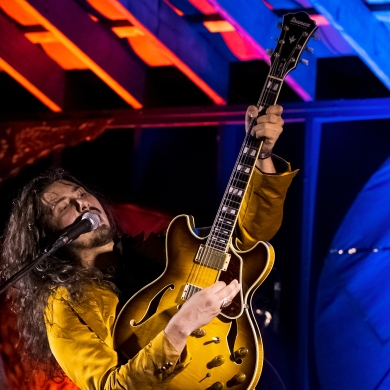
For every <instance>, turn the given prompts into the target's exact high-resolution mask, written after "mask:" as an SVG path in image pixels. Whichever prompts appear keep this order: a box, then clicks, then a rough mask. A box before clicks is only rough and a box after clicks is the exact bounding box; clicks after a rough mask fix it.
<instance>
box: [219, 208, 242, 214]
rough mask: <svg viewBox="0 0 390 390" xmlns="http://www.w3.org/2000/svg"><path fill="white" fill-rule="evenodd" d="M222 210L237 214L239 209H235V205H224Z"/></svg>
mask: <svg viewBox="0 0 390 390" xmlns="http://www.w3.org/2000/svg"><path fill="white" fill-rule="evenodd" d="M222 211H223V212H225V213H228V214H232V215H236V213H237V211H238V209H235V208H234V207H227V206H223V207H222Z"/></svg>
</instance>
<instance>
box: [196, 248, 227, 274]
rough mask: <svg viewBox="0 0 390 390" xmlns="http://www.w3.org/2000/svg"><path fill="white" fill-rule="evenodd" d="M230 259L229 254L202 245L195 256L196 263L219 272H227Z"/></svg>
mask: <svg viewBox="0 0 390 390" xmlns="http://www.w3.org/2000/svg"><path fill="white" fill-rule="evenodd" d="M230 257H231V255H230V254H229V253H225V252H221V251H218V250H216V249H213V248H211V247H209V246H208V247H206V246H205V245H200V246H199V249H198V252H197V253H196V256H195V263H198V264H200V265H203V266H205V267H209V268H212V269H216V270H218V271H226V270H227V268H228V266H229V263H230Z"/></svg>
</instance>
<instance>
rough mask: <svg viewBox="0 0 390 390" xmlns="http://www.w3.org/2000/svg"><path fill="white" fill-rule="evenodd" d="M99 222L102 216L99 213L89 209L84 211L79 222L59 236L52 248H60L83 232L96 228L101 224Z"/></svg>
mask: <svg viewBox="0 0 390 390" xmlns="http://www.w3.org/2000/svg"><path fill="white" fill-rule="evenodd" d="M99 223H100V218H99V216H98V215H97V214H93V213H90V212H89V211H88V212H86V213H84V214H83V216H82V217H81V220H80V221H79V222H77V223H76V224H74V225H73V226H71V227H70V228H69V229H68V230H67V231H66V232H65V233H63V234H61V236H60V237H58V239H57V241H56V242H55V243H54V245H53V247H52V248H53V249H54V248H55V249H58V248H59V247H61V246H63V245H66V244H68V243H70V242H71V241H73V240H75V239H76V238H78V237H79V236H81V235H82V234H84V233H88V232H90V231H91V230H95V229H96V228H97V227H98V226H99Z"/></svg>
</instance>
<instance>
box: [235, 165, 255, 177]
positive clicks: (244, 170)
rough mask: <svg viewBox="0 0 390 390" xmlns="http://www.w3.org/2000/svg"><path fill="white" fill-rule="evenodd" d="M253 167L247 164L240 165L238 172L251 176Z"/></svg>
mask: <svg viewBox="0 0 390 390" xmlns="http://www.w3.org/2000/svg"><path fill="white" fill-rule="evenodd" d="M251 170H252V166H250V165H247V164H243V163H242V164H238V166H237V171H238V172H240V173H244V174H247V175H249V174H250V173H251Z"/></svg>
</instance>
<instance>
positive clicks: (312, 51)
mask: <svg viewBox="0 0 390 390" xmlns="http://www.w3.org/2000/svg"><path fill="white" fill-rule="evenodd" d="M303 50H307V51H308V52H309V53H314V47H309V46H305V47H304V48H303Z"/></svg>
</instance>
